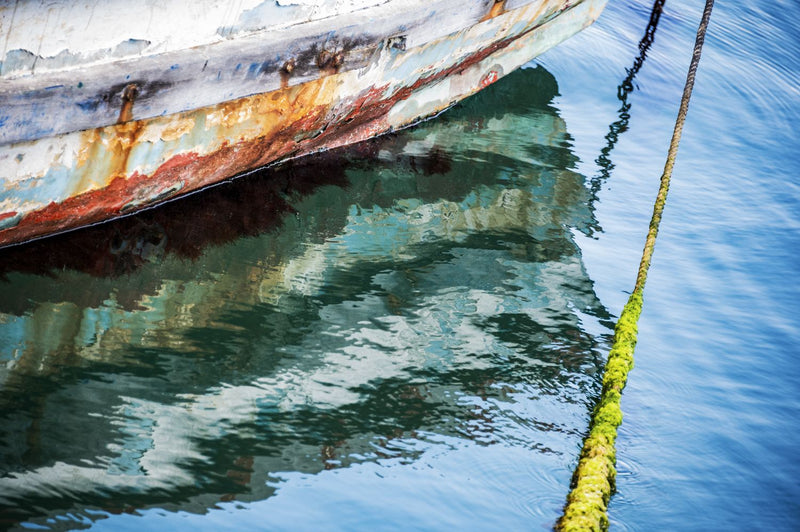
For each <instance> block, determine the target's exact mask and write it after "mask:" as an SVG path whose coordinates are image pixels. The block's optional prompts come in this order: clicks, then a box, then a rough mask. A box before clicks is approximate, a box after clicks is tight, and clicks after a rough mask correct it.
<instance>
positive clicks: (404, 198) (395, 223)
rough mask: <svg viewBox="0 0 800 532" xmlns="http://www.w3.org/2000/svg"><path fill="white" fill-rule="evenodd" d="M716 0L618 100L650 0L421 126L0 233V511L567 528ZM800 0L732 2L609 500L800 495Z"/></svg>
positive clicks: (748, 518) (789, 519) (11, 520)
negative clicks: (689, 69) (36, 229)
mask: <svg viewBox="0 0 800 532" xmlns="http://www.w3.org/2000/svg"><path fill="white" fill-rule="evenodd" d="M701 8H702V6H701V5H699V4H693V3H688V2H667V4H666V7H665V11H664V14H663V15H662V18H661V20H660V22H659V25H658V30H657V33H656V37H655V42H654V43H653V46H652V48H651V49H650V50H649V52H648V55H647V59H646V61H645V62H644V63H643V64H642V68H641V70H640V71H639V72H638V74H637V75H636V78H635V79H634V90H633V91H632V92H631V93H630V94H628V95H627V97H626V99H625V104H629V105H630V108H627V107H626V108H625V109H622V111H621V110H620V107H621V106H622V105H623V102H621V101H620V100H619V99H618V89H617V86H618V85H619V84H620V82H621V81H622V80H623V79H624V78H625V76H626V68H628V69H629V68H631V66H632V65H633V64H634V59H635V58H636V56H637V55H638V54H639V51H638V49H637V45H638V43H639V40H640V39H641V38H642V35H643V34H644V30H645V27H646V26H647V22H648V19H649V16H650V13H649V6H642V5H640V4H637V3H634V2H612V4H611V5H609V7H608V8H607V10H606V12H605V13H604V15H603V16H602V17H601V19H600V21H599V22H598V23H597V24H596V25H595V26H593V27H592V28H590V29H589V30H587V31H585V32H583V33H582V34H580V35H579V36H577V37H575V38H573V39H572V40H570V41H568V42H566V43H564V44H563V45H562V46H560V47H559V48H557V49H555V50H552V51H551V52H548V53H547V54H546V55H545V56H543V57H542V58H541V59H540V61H539V63H540V65H541V66H534V65H530V67H529V68H526V69H523V70H521V71H519V72H516V73H514V74H512V75H510V76H508V77H507V78H505V79H504V80H502V81H501V82H498V83H497V84H495V85H493V86H491V87H489V88H488V89H487V90H485V91H484V92H482V93H480V94H479V95H477V96H475V97H473V98H471V99H469V100H467V101H466V102H464V103H463V104H460V105H458V106H456V107H455V108H454V109H451V110H450V111H448V112H447V113H445V114H444V115H442V116H440V117H438V118H437V119H436V120H433V121H429V122H426V123H424V124H422V125H420V126H418V127H416V128H413V129H409V130H406V131H403V132H400V133H397V134H394V135H390V136H386V137H382V138H380V139H376V140H374V141H370V142H367V143H364V144H361V145H358V146H355V147H352V148H348V149H345V150H339V151H336V152H332V153H328V154H324V155H321V156H316V157H312V158H308V159H304V160H301V161H297V162H295V163H293V164H289V165H285V166H284V167H281V168H279V169H277V170H271V171H269V172H263V173H257V174H253V175H251V176H248V177H246V178H242V179H239V180H236V181H235V182H233V183H229V184H225V185H222V186H220V187H217V188H215V189H212V190H209V191H206V192H203V193H201V194H197V195H194V196H192V197H190V198H187V199H185V200H183V201H178V202H173V203H170V204H168V205H166V206H164V207H162V208H160V209H156V210H152V211H148V212H146V213H143V214H141V215H139V216H136V217H131V218H126V219H124V220H120V221H117V222H114V223H111V224H106V225H102V226H98V227H95V228H91V229H88V230H84V231H79V232H75V233H71V234H69V235H64V236H62V237H59V238H57V239H50V240H45V241H40V242H38V243H35V244H33V245H29V246H26V247H23V248H18V249H13V250H10V251H6V252H3V253H2V254H0V273H2V275H3V280H2V281H1V282H0V290H2V292H1V293H2V296H0V360H1V361H2V363H3V364H2V369H0V527H4V528H17V527H23V528H33V527H46V528H51V529H72V528H85V527H95V528H101V529H102V528H109V529H114V530H117V529H126V528H127V529H136V530H139V529H142V528H169V529H173V528H192V529H197V528H201V529H219V528H230V529H241V528H260V529H320V528H325V529H331V528H333V529H374V528H378V529H396V528H403V529H407V528H412V529H413V528H418V529H420V528H421V529H453V528H463V529H499V528H510V529H547V528H549V527H550V526H552V523H553V522H554V521H555V519H556V518H557V517H558V515H559V511H560V508H561V506H562V504H563V502H564V499H565V497H566V493H567V491H568V485H569V478H570V475H571V470H572V468H573V466H574V464H575V462H576V460H577V453H578V450H579V448H580V444H581V439H582V437H583V435H584V434H585V431H586V428H587V423H588V415H589V412H590V410H591V407H592V405H593V404H594V401H595V400H596V399H597V395H598V391H599V385H598V379H599V370H600V368H602V364H603V361H604V357H605V354H606V350H607V348H608V341H609V334H610V330H611V327H612V324H613V321H614V317H615V316H616V315H617V314H618V312H619V310H620V309H621V307H622V305H623V304H624V301H625V299H626V297H627V291H628V290H630V289H631V288H632V284H633V279H634V276H635V270H636V267H637V265H638V259H639V254H640V251H641V245H642V242H643V238H644V233H645V231H646V227H647V222H648V220H649V216H650V209H651V206H652V200H653V196H654V194H655V190H656V188H657V180H658V176H659V175H660V171H661V167H662V166H663V159H664V156H665V153H666V147H667V144H668V141H669V136H670V134H671V130H672V122H673V121H674V116H675V113H676V111H677V105H678V100H679V98H680V91H681V89H682V85H683V78H684V76H685V69H686V66H687V65H688V61H689V56H690V53H691V48H692V44H693V37H694V31H695V29H696V24H697V21H698V20H699V16H700V9H701ZM798 16H800V8H798V7H797V6H796V5H795V4H793V3H788V2H787V3H775V2H769V3H768V2H763V1H762V2H757V3H756V4H750V5H748V6H746V7H740V6H733V5H729V4H724V3H720V4H718V6H717V7H716V8H715V13H714V15H713V17H712V25H711V27H710V28H709V36H708V40H707V44H706V49H705V51H704V57H703V60H702V62H701V65H700V72H699V75H698V80H697V86H696V90H695V96H694V99H693V102H692V108H691V110H690V115H689V121H688V122H687V126H686V131H685V133H684V139H683V143H682V146H681V152H680V154H679V156H678V164H677V166H676V169H675V172H674V177H673V180H674V181H673V187H672V191H671V196H670V199H669V202H668V205H667V211H666V214H665V219H664V222H663V224H662V232H661V235H660V236H659V243H658V246H657V249H656V255H655V258H654V264H653V267H652V270H651V275H650V278H649V282H648V286H647V289H646V291H645V310H644V314H643V316H642V321H641V323H640V343H639V347H638V349H637V368H636V369H635V370H634V372H633V373H632V374H631V378H630V382H629V387H628V389H627V390H626V393H625V396H624V398H623V409H624V411H625V412H626V418H625V423H624V425H623V427H622V430H621V434H620V440H619V453H618V456H619V469H620V471H619V479H618V493H617V495H615V497H614V499H613V500H612V503H611V508H610V517H611V520H612V527H613V528H616V529H638V530H652V529H656V530H676V529H679V530H709V529H717V530H730V529H772V530H775V529H782V530H791V529H792V528H793V527H794V526H795V523H796V522H797V519H798V518H800V503H798V501H799V500H800V488H798V484H797V482H796V478H798V473H800V471H799V470H800V465H799V464H798V461H797V459H796V457H795V449H796V448H797V447H798V443H800V441H798V440H799V438H798V436H797V434H796V432H797V431H796V430H795V420H797V419H800V402H798V401H797V399H796V397H797V395H798V391H800V377H799V376H798V371H797V368H798V364H797V362H796V360H795V358H796V357H795V355H796V354H797V353H798V350H797V348H796V346H797V345H798V344H800V342H799V341H798V340H800V333H799V332H798V331H800V319H798V312H797V311H798V310H800V309H798V304H797V302H798V300H800V298H798V296H799V295H800V285H798V283H797V282H796V281H795V279H797V276H798V274H799V273H800V271H798V270H800V267H799V266H800V265H799V264H798V260H797V258H796V257H797V254H796V251H795V250H796V249H797V246H796V244H800V231H799V230H798V229H800V210H798V206H799V205H800V187H798V178H797V176H798V175H800V161H799V160H798V155H797V146H798V145H799V143H798V140H800V139H798V137H800V135H799V134H798V128H797V126H796V124H797V123H798V118H800V116H798V115H800V105H798V104H800V92H799V91H798V87H799V86H800V76H798V59H797V58H798V57H800V54H799V53H798V52H800V49H798V48H800V39H798V34H799V33H800V32H798V30H797V29H796V28H795V25H794V23H793V20H796V19H797V17H798ZM621 113H622V114H621ZM609 127H611V128H612V133H614V134H611V135H610V134H609ZM604 149H605V150H604ZM601 153H605V154H606V155H607V159H605V160H603V159H600V162H598V156H599V155H600V154H601Z"/></svg>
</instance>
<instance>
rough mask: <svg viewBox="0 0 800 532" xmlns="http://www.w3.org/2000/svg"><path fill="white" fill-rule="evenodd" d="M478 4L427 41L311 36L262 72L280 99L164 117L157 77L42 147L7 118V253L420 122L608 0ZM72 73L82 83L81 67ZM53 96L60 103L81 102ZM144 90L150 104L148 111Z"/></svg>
mask: <svg viewBox="0 0 800 532" xmlns="http://www.w3.org/2000/svg"><path fill="white" fill-rule="evenodd" d="M434 4H435V2H434ZM473 4H475V5H471V6H469V9H468V8H465V11H466V12H468V13H469V17H473V18H476V17H477V18H476V20H472V21H471V22H470V23H469V24H468V25H466V26H465V27H463V28H462V29H459V30H457V31H453V32H450V33H447V34H445V35H441V36H439V37H437V38H433V39H430V40H427V41H425V42H423V41H424V39H420V38H418V37H415V34H414V33H413V32H410V33H408V34H403V33H400V32H398V31H396V30H397V29H398V28H394V27H393V26H392V24H390V23H388V22H386V21H384V22H382V24H384V26H385V27H382V29H381V31H380V32H378V35H377V36H375V35H372V36H370V37H363V38H360V39H358V38H355V37H354V35H355V34H359V35H362V36H363V35H367V32H366V29H364V31H363V32H362V31H361V30H359V29H353V27H352V26H348V27H347V29H346V31H345V30H343V32H344V33H346V34H347V38H344V37H342V38H341V39H338V38H337V37H336V34H335V32H333V30H331V32H333V33H331V32H328V33H327V34H325V40H324V41H319V42H316V43H315V42H313V40H314V39H313V38H312V37H308V39H310V42H311V44H308V43H307V48H306V50H310V51H311V53H305V52H302V53H301V52H300V51H295V52H294V54H292V53H287V54H285V55H284V56H274V57H273V58H272V59H271V60H270V61H269V62H267V61H265V62H264V64H267V63H268V66H267V67H265V66H263V65H262V66H261V67H259V68H263V69H264V70H263V72H262V75H263V78H264V79H263V84H264V86H265V87H266V88H268V89H270V90H265V91H264V92H257V93H254V94H249V95H245V96H240V97H236V98H233V99H230V100H227V101H223V102H222V103H213V104H210V105H203V106H199V107H196V108H192V109H185V110H180V111H177V112H172V113H168V114H164V115H163V116H157V115H156V116H150V115H152V114H153V113H155V112H157V110H158V108H159V105H161V104H163V105H162V108H163V109H166V110H171V109H172V107H171V106H172V105H177V104H175V101H176V99H175V97H174V94H171V93H170V91H168V90H165V91H161V92H162V93H163V94H162V95H161V96H159V92H158V91H156V90H155V89H152V90H151V88H152V87H153V86H156V85H157V81H158V80H157V79H156V78H151V79H150V80H149V81H148V82H147V83H143V82H142V81H137V82H130V83H127V84H124V83H122V84H120V86H119V87H116V88H115V89H114V95H115V97H117V98H118V100H117V101H116V104H117V105H118V108H117V109H116V110H114V109H113V106H107V107H108V109H107V110H106V112H105V114H104V115H103V114H102V113H100V114H99V115H98V111H97V110H98V109H99V108H100V106H99V105H98V106H95V107H94V108H93V107H92V106H91V105H88V106H86V108H87V113H88V114H89V115H90V116H89V118H86V117H85V116H83V115H76V117H75V119H74V120H73V121H74V122H75V123H77V124H78V125H77V126H76V127H79V128H80V127H81V124H85V123H99V124H103V123H104V121H106V122H108V121H109V120H115V122H116V123H110V124H106V125H103V126H102V127H94V128H88V129H80V130H76V131H66V130H67V129H69V121H67V123H65V122H64V121H63V120H61V121H60V122H59V121H57V120H54V125H53V126H52V127H53V131H56V132H57V133H56V134H51V135H49V136H44V137H43V138H35V139H31V138H28V137H30V136H32V135H35V133H36V131H37V130H39V129H41V128H42V127H43V126H42V125H41V124H39V123H37V122H36V121H35V120H33V121H32V122H24V121H20V120H17V121H16V122H14V121H13V120H11V122H12V124H11V125H10V126H8V127H6V124H7V123H9V120H8V119H6V121H5V122H3V125H0V129H5V130H6V131H5V132H4V135H5V136H6V137H7V138H12V139H13V141H12V142H10V143H6V144H4V145H2V146H0V172H2V174H3V175H2V188H1V189H0V246H6V245H9V244H14V243H18V242H23V241H26V240H30V239H33V238H37V237H41V236H45V235H48V234H53V233H57V232H62V231H65V230H69V229H73V228H76V227H80V226H83V225H88V224H92V223H97V222H100V221H103V220H107V219H110V218H115V217H118V216H122V215H125V214H128V213H131V212H135V211H137V210H140V209H143V208H147V207H150V206H153V205H157V204H159V203H161V202H164V201H167V200H169V199H172V198H175V197H178V196H180V195H183V194H186V193H189V192H192V191H195V190H198V189H200V188H203V187H207V186H209V185H213V184H214V183H218V182H220V181H222V180H225V179H227V178H230V177H232V176H235V175H239V174H242V173H245V172H248V171H250V170H252V169H255V168H258V167H262V166H264V165H268V164H271V163H274V162H277V161H281V160H285V159H287V158H293V157H300V156H302V155H305V154H308V153H312V152H315V151H319V150H325V149H330V148H334V147H338V146H341V145H345V144H350V143H354V142H359V141H362V140H364V139H367V138H370V137H373V136H376V135H379V134H381V133H385V132H387V131H391V130H393V129H397V128H401V127H404V126H407V125H409V124H412V123H414V122H415V121H418V120H420V119H422V118H425V117H427V116H431V115H434V114H436V113H438V112H440V111H442V110H444V109H446V108H447V107H449V106H451V105H452V104H454V103H455V102H457V101H458V100H460V99H462V98H465V97H467V96H469V95H470V94H473V93H474V92H476V91H478V90H480V89H481V88H483V87H485V86H487V85H488V84H491V83H493V82H495V81H496V80H497V79H499V78H500V77H502V76H503V75H505V74H507V73H508V72H510V71H512V70H514V69H516V68H518V67H519V66H521V65H523V64H524V63H526V62H528V61H530V60H531V59H532V58H533V57H535V56H536V55H538V54H540V53H542V52H544V51H545V50H547V49H549V48H551V47H552V46H554V45H556V44H558V43H559V42H561V41H562V40H564V39H566V38H567V37H569V36H570V35H572V34H574V33H576V32H577V31H579V30H580V29H582V28H584V27H586V26H588V25H589V24H591V23H592V22H593V21H594V20H595V19H596V18H597V16H599V14H600V11H601V10H602V8H603V6H604V4H605V0H584V1H583V2H580V3H576V4H575V5H573V3H572V2H569V1H564V0H538V1H532V2H528V3H525V2H516V3H512V2H494V1H493V0H491V1H489V2H487V1H485V0H483V1H479V2H474V3H473ZM512 4H513V5H512ZM442 5H443V6H445V5H448V2H442ZM476 7H477V8H478V9H474V8H476ZM481 13H483V14H482V15H481ZM361 16H363V13H362V15H361ZM335 18H336V17H329V19H325V20H326V21H327V22H328V23H333V22H335ZM467 22H469V21H467ZM465 24H466V22H462V24H461V25H462V26H464V25H465ZM446 26H447V25H445V27H446ZM449 29H452V28H449ZM318 30H319V31H321V28H318ZM304 38H305V37H304ZM415 43H417V44H416V46H414V44H415ZM214 53H216V52H214ZM208 55H209V56H213V55H214V54H213V53H211V52H209V54H208ZM232 58H233V60H234V61H235V56H232ZM162 60H163V58H162ZM150 61H151V62H152V61H153V60H152V59H150ZM251 65H252V63H251ZM100 66H101V67H102V68H103V69H107V68H108V66H107V65H100ZM92 68H97V67H92ZM269 68H271V69H272V70H271V71H268V70H269ZM248 70H252V68H248ZM314 70H315V71H314ZM56 74H58V75H61V76H65V75H66V74H64V73H58V72H57V73H56ZM68 74H69V75H70V76H73V78H74V76H75V75H76V73H75V72H74V69H73V71H69V72H68ZM48 75H49V76H50V77H52V76H53V75H55V74H48ZM255 77H256V78H257V77H258V75H256V76H255ZM137 79H138V78H137ZM187 79H188V78H187ZM20 80H22V81H20ZM23 81H24V82H25V83H27V84H28V86H30V85H31V82H30V81H29V80H28V78H16V79H11V80H3V81H2V85H0V87H2V88H3V91H4V93H3V94H2V95H0V99H5V100H8V101H12V100H14V99H15V98H17V96H18V95H17V94H15V93H12V92H9V88H13V87H14V86H15V85H14V84H15V83H16V84H17V85H20V86H21V84H22V82H23ZM51 81H52V80H50V79H48V80H47V82H48V83H49V82H51ZM73 81H74V79H73ZM186 83H189V81H187V82H186ZM270 83H272V84H276V85H277V86H276V87H274V88H271V87H270ZM187 87H188V86H187ZM226 87H227V85H226V86H221V87H220V89H221V90H223V89H226ZM31 90H37V91H41V89H40V88H36V87H34V88H32V89H31ZM59 91H60V92H59ZM148 91H149V92H148ZM173 92H174V91H173ZM53 94H54V96H52V101H50V103H49V104H48V105H50V106H51V107H52V106H53V105H59V102H61V99H63V98H69V97H70V94H71V93H70V92H69V91H66V92H65V91H63V90H61V89H57V90H56V92H54V93H53ZM140 95H141V98H143V99H144V101H146V102H147V105H146V106H143V107H144V109H143V110H141V111H140V110H139V104H140ZM95 97H96V98H99V96H97V95H95ZM206 97H207V96H206ZM159 98H161V99H159ZM219 99H221V98H219ZM17 100H18V98H17ZM106 100H109V101H113V98H106ZM14 101H16V100H14ZM60 105H61V106H62V107H64V104H63V103H61V104H60ZM65 109H66V108H65ZM101 110H102V109H101ZM18 111H19V109H17V112H18ZM64 112H65V113H67V114H69V113H74V112H76V111H75V109H74V106H72V107H69V109H68V110H65V111H64ZM110 112H112V114H113V113H118V116H116V118H113V117H110V115H109V113H110ZM137 113H138V114H137ZM140 116H141V117H140ZM0 119H2V118H1V117H0ZM81 120H89V122H81ZM51 133H52V131H51ZM20 139H21V140H20Z"/></svg>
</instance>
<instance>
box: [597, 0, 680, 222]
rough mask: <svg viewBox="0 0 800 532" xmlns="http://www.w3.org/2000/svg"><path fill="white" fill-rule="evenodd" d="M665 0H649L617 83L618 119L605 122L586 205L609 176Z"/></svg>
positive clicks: (626, 128) (598, 191)
mask: <svg viewBox="0 0 800 532" xmlns="http://www.w3.org/2000/svg"><path fill="white" fill-rule="evenodd" d="M665 1H666V0H655V1H654V2H653V7H652V8H651V9H650V20H649V21H648V23H647V28H645V31H644V36H643V37H642V39H641V40H640V41H639V55H638V56H636V59H634V60H633V65H631V68H628V69H625V70H626V72H627V75H626V76H625V79H623V80H622V83H620V84H619V85H618V86H617V99H618V100H619V101H620V102H621V105H620V107H619V109H618V110H617V114H619V119H617V120H616V121H615V122H612V123H611V125H610V126H608V133H606V136H605V140H606V145H605V146H603V149H602V150H600V155H599V156H598V157H597V159H595V162H596V163H597V165H598V166H599V167H600V173H599V174H598V175H596V176H595V177H593V178H592V180H591V185H590V189H591V199H590V205H591V206H592V207H593V206H594V203H595V202H596V201H597V200H598V199H599V198H598V195H599V194H600V188H601V187H602V186H603V183H604V182H606V181H607V180H608V178H609V177H610V176H611V171H612V170H613V169H614V162H613V161H612V160H611V152H612V151H613V150H614V147H615V146H616V145H617V141H618V140H619V136H620V135H621V134H622V133H624V132H625V131H627V130H628V123H629V122H630V118H631V114H630V110H631V104H630V103H628V95H629V94H630V93H632V92H633V89H634V84H633V80H634V78H636V74H638V73H639V70H640V69H641V68H642V65H643V64H644V60H645V59H647V52H648V51H649V50H650V47H651V46H652V45H653V41H655V38H656V30H657V29H658V21H659V20H661V13H662V11H663V9H664V3H665ZM592 229H593V230H594V231H598V230H599V229H600V228H599V227H598V226H594V227H592Z"/></svg>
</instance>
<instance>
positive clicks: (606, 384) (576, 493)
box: [556, 0, 714, 531]
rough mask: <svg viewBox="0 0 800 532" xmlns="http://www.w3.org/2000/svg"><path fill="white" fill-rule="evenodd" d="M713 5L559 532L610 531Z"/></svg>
mask: <svg viewBox="0 0 800 532" xmlns="http://www.w3.org/2000/svg"><path fill="white" fill-rule="evenodd" d="M713 6H714V0H706V6H705V10H704V11H703V17H702V19H701V20H700V26H699V27H698V28H697V39H696V41H695V45H694V53H693V54H692V62H691V64H690V66H689V73H688V74H687V76H686V84H685V86H684V88H683V96H682V97H681V105H680V109H679V111H678V118H677V120H676V121H675V129H674V130H673V133H672V141H671V142H670V145H669V152H668V153H667V162H666V164H665V165H664V173H663V174H661V185H660V187H659V189H658V195H657V196H656V201H655V205H654V206H653V216H652V218H651V219H650V229H649V231H648V233H647V239H646V240H645V244H644V251H643V252H642V260H641V263H640V264H639V272H638V274H637V276H636V285H635V286H634V289H633V292H632V293H631V296H630V298H629V299H628V302H627V304H626V305H625V307H624V308H623V309H622V313H621V314H620V317H619V321H618V322H617V326H616V328H615V330H614V344H613V345H612V347H611V351H610V352H609V354H608V361H607V362H606V367H605V373H604V374H603V390H602V392H601V395H600V401H599V403H598V404H597V406H596V407H595V409H594V412H593V414H592V420H591V424H590V428H589V435H588V436H587V438H586V440H585V441H584V443H583V449H582V451H581V458H580V461H579V462H578V467H577V468H576V469H575V473H574V475H573V477H572V491H571V492H570V494H569V495H568V496H567V504H566V506H565V507H564V515H563V516H561V518H560V519H559V520H558V523H556V529H557V530H560V531H572V530H605V529H607V528H608V515H607V514H606V511H607V508H608V502H609V500H610V498H611V493H612V491H613V490H614V485H615V480H616V469H615V467H614V465H615V463H616V450H615V448H614V444H615V442H616V438H617V428H618V427H619V425H620V424H621V423H622V410H621V409H620V399H621V398H622V390H623V389H624V388H625V383H626V382H627V379H628V372H629V371H630V370H631V369H632V368H633V350H634V348H635V347H636V335H637V323H638V321H639V315H640V314H641V312H642V292H643V291H644V285H645V282H646V281H647V271H648V269H649V268H650V261H651V259H652V256H653V249H654V247H655V244H656V236H657V235H658V226H659V223H660V222H661V215H662V213H663V211H664V205H665V204H666V202H667V192H668V191H669V181H670V177H671V176H672V168H673V166H674V165H675V156H676V155H677V153H678V144H679V143H680V139H681V133H682V132H683V124H684V122H685V121H686V113H687V111H688V110H689V99H690V98H691V95H692V88H693V87H694V79H695V75H696V73H697V65H698V63H699V62H700V53H701V51H702V48H703V42H704V40H705V34H706V28H707V27H708V21H709V18H710V17H711V9H712V8H713Z"/></svg>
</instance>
